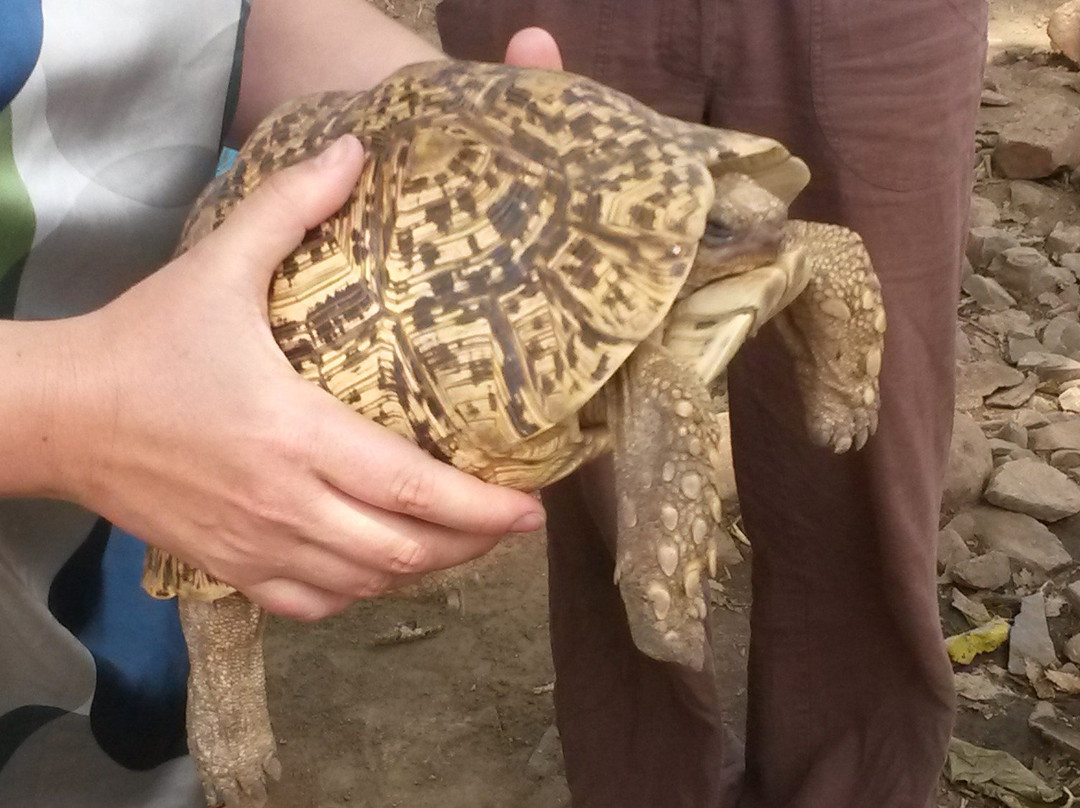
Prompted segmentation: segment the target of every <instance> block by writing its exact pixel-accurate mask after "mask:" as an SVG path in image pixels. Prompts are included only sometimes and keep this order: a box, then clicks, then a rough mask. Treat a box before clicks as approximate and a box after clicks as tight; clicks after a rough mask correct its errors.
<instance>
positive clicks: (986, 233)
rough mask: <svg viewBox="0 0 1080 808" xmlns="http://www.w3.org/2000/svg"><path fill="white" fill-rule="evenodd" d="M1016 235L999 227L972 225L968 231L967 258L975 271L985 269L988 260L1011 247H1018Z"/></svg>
mask: <svg viewBox="0 0 1080 808" xmlns="http://www.w3.org/2000/svg"><path fill="white" fill-rule="evenodd" d="M1019 246H1020V242H1019V241H1017V239H1016V236H1014V235H1013V234H1012V233H1010V232H1008V231H1007V230H1002V229H1001V228H999V227H973V228H972V229H971V231H970V232H969V233H968V243H967V258H968V260H969V261H970V262H971V265H972V266H973V267H974V268H975V270H976V271H981V270H984V269H986V267H987V266H989V265H990V262H991V261H993V260H994V258H996V257H997V256H998V255H1000V254H1001V253H1003V252H1005V250H1008V249H1009V248H1011V247H1019Z"/></svg>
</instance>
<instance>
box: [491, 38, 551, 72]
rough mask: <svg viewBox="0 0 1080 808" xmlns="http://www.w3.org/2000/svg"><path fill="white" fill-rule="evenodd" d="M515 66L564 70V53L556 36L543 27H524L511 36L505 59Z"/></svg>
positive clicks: (507, 62)
mask: <svg viewBox="0 0 1080 808" xmlns="http://www.w3.org/2000/svg"><path fill="white" fill-rule="evenodd" d="M503 61H505V62H506V64H508V65H514V66H515V67H535V68H541V69H546V70H562V66H563V63H562V54H561V53H559V46H558V45H557V44H556V42H555V38H554V37H553V36H552V35H551V34H549V33H548V32H547V31H545V30H544V29H543V28H524V29H522V30H520V31H518V32H517V33H516V34H514V35H513V36H512V37H510V42H509V43H508V44H507V46H506V58H505V59H504V60H503Z"/></svg>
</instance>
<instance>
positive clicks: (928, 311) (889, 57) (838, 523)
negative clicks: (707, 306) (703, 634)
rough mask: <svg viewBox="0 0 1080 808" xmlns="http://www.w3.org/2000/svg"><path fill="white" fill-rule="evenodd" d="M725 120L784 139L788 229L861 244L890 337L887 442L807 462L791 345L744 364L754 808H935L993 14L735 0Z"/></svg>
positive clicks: (944, 727)
mask: <svg viewBox="0 0 1080 808" xmlns="http://www.w3.org/2000/svg"><path fill="white" fill-rule="evenodd" d="M716 8H717V10H718V13H719V15H720V16H719V18H718V21H717V30H718V31H719V32H720V33H719V36H718V40H717V48H716V58H717V69H716V77H717V83H716V88H717V89H716V93H715V95H714V97H713V99H712V103H711V104H710V110H711V113H712V114H711V120H710V122H711V123H714V124H717V125H723V126H729V127H732V128H736V129H746V130H748V131H754V132H757V133H760V134H765V135H770V136H773V137H776V138H778V139H779V140H781V141H782V142H784V143H785V144H786V145H787V146H788V147H789V148H790V149H791V150H792V151H793V152H794V153H796V154H799V155H800V156H801V157H803V158H804V159H806V160H807V162H808V164H809V165H810V169H811V172H812V174H813V180H812V181H811V184H810V186H809V188H808V189H807V191H806V192H804V194H803V196H802V197H800V199H799V200H798V201H797V202H796V203H795V206H794V209H793V211H792V212H793V215H799V216H802V217H804V218H809V219H818V220H824V221H831V222H837V223H840V224H844V225H847V226H849V227H851V228H852V229H854V230H856V231H858V232H859V233H860V234H861V235H862V236H863V238H864V239H865V241H866V243H867V246H868V248H869V250H870V253H871V256H872V258H873V260H874V263H875V266H876V269H877V271H878V273H879V275H880V277H881V280H882V284H883V289H884V296H885V303H886V310H887V313H888V318H889V322H888V331H887V334H886V346H885V354H884V364H883V369H882V384H881V396H882V411H881V419H880V426H879V429H878V433H877V435H876V436H875V437H874V438H872V439H871V441H870V442H869V444H868V445H867V447H866V449H865V450H864V451H861V452H856V453H851V454H848V455H843V456H835V455H833V454H831V453H830V452H828V451H827V450H821V449H817V448H814V447H813V446H811V445H809V443H808V441H807V439H806V438H805V436H804V432H803V429H802V413H801V410H800V407H799V404H798V392H797V389H796V387H795V383H794V377H793V375H792V374H791V372H790V370H789V362H788V358H787V355H786V353H785V351H784V349H783V346H782V345H781V344H780V341H779V338H778V336H777V334H776V333H775V332H773V331H771V330H768V329H766V330H765V331H763V333H762V334H761V335H759V336H758V337H757V338H756V339H754V340H752V341H751V342H750V343H748V344H747V345H746V346H745V347H744V348H743V350H742V351H741V352H740V353H739V355H738V356H737V357H736V359H735V361H734V363H733V365H732V369H731V374H730V385H729V391H730V397H731V416H732V432H733V451H734V455H735V466H736V476H737V481H738V486H739V498H740V503H741V506H742V511H743V515H744V518H745V523H746V527H747V532H748V534H749V536H750V538H751V541H752V544H753V550H754V557H753V582H754V590H753V606H752V613H751V615H752V616H751V630H752V635H751V636H752V639H751V652H750V671H749V683H750V685H749V686H750V694H749V717H748V732H747V752H746V766H747V772H746V783H745V785H744V794H743V800H742V802H741V803H740V806H742V808H781V806H783V808H862V806H870V805H873V806H876V807H877V808H925V807H926V806H927V805H928V803H929V800H930V798H931V794H932V792H933V791H934V786H935V783H936V780H937V778H938V776H939V772H940V767H941V763H942V761H943V759H944V751H945V746H946V743H947V740H948V737H949V732H950V729H951V721H952V709H953V705H952V681H951V671H950V666H949V664H948V661H947V659H946V657H945V654H944V650H943V646H942V641H941V632H940V628H939V620H938V611H937V601H936V586H935V569H934V565H935V561H934V558H935V551H934V543H935V536H936V532H937V523H938V509H939V505H940V486H941V481H942V478H943V474H944V468H945V464H946V460H947V451H948V443H949V437H950V425H951V419H952V412H953V378H954V364H953V362H954V359H953V348H954V333H955V317H956V303H957V295H958V289H959V265H960V256H961V253H962V245H963V238H964V233H965V230H966V227H965V225H966V216H967V209H968V204H969V199H970V190H971V173H970V172H971V166H972V162H971V158H972V154H971V152H972V148H973V146H972V143H973V133H974V120H975V112H976V109H977V105H978V98H979V89H980V73H981V66H982V59H983V47H984V41H985V39H984V37H985V35H984V33H983V26H984V25H985V20H984V17H983V15H984V14H985V4H983V3H981V2H968V0H956V3H955V5H954V3H953V2H951V0H911V2H905V3H864V4H853V3H850V2H841V0H797V1H796V2H788V3H767V4H763V3H760V2H746V1H745V0H724V2H720V3H717V4H716Z"/></svg>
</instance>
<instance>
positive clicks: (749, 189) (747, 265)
mask: <svg viewBox="0 0 1080 808" xmlns="http://www.w3.org/2000/svg"><path fill="white" fill-rule="evenodd" d="M715 185H716V196H715V197H714V198H713V203H712V207H711V208H710V209H709V215H708V218H707V220H706V222H705V231H704V233H703V234H702V236H701V241H700V243H699V244H698V249H697V254H696V255H695V258H694V266H693V268H692V269H691V270H690V275H689V276H688V277H687V279H686V284H685V286H684V287H683V296H685V295H688V294H691V293H693V292H695V291H697V290H698V289H700V288H701V287H702V286H705V285H707V284H709V283H712V282H713V281H717V280H720V279H721V278H727V277H730V276H732V275H741V274H743V273H745V272H749V271H751V270H753V269H756V268H757V267H760V266H763V265H766V264H772V263H774V262H775V261H776V259H777V256H778V255H779V254H780V249H781V244H782V242H783V239H784V226H785V225H786V224H787V204H786V203H785V202H784V201H783V200H782V199H780V198H779V197H778V196H776V195H775V194H773V193H772V192H770V191H769V190H768V189H766V188H764V187H763V186H761V185H760V184H758V183H757V182H755V181H754V180H753V179H751V178H750V177H748V176H747V175H745V174H722V175H721V176H719V177H716V178H715Z"/></svg>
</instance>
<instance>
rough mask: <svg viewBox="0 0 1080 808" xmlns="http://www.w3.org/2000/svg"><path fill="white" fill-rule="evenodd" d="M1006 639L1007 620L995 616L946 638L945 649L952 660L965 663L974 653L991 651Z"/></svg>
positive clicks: (1007, 637) (1007, 631) (1007, 634)
mask: <svg viewBox="0 0 1080 808" xmlns="http://www.w3.org/2000/svg"><path fill="white" fill-rule="evenodd" d="M1007 639H1009V621H1008V620H1006V619H1005V618H1004V617H995V618H994V619H993V620H991V621H990V622H989V623H987V624H986V625H982V626H979V627H978V628H973V629H972V630H971V631H965V632H964V633H963V634H954V635H953V636H952V637H948V638H946V640H945V649H946V650H947V651H948V652H949V658H950V659H952V661H953V662H959V663H960V664H962V665H966V664H967V663H969V662H971V660H973V659H974V658H975V655H976V654H985V653H986V652H987V651H993V650H994V649H995V648H997V647H998V646H1000V645H1001V644H1002V643H1003V642H1005V640H1007Z"/></svg>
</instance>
